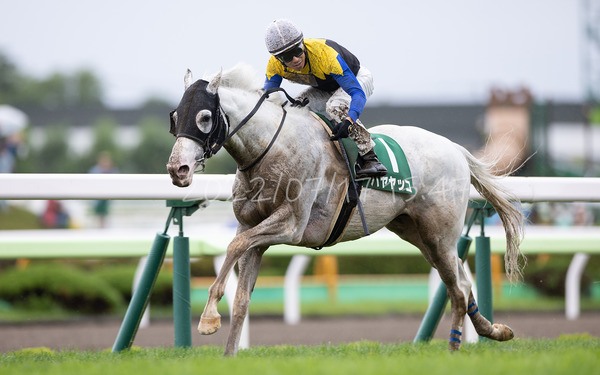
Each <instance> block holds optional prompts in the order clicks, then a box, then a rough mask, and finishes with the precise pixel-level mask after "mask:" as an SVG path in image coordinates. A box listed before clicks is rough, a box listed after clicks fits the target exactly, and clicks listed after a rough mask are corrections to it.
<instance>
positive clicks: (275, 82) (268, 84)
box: [263, 74, 283, 90]
mask: <svg viewBox="0 0 600 375" xmlns="http://www.w3.org/2000/svg"><path fill="white" fill-rule="evenodd" d="M265 76H266V75H265ZM282 81H283V77H282V76H280V75H279V74H275V75H274V76H273V77H271V79H268V78H265V85H264V86H263V88H264V89H265V90H268V89H272V88H275V87H279V86H281V82H282Z"/></svg>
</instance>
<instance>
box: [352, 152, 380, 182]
mask: <svg viewBox="0 0 600 375" xmlns="http://www.w3.org/2000/svg"><path fill="white" fill-rule="evenodd" d="M360 158H361V159H362V163H359V166H360V169H358V170H357V171H356V178H357V179H362V178H369V177H383V176H385V175H386V174H387V168H386V167H385V166H384V165H383V164H381V162H380V161H379V159H377V155H375V150H373V149H371V150H370V151H369V152H367V153H366V154H364V155H362V156H360Z"/></svg>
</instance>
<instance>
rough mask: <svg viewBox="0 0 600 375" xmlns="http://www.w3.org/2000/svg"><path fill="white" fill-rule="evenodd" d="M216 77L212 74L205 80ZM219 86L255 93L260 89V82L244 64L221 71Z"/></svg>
mask: <svg viewBox="0 0 600 375" xmlns="http://www.w3.org/2000/svg"><path fill="white" fill-rule="evenodd" d="M216 75H217V74H212V75H210V76H209V77H207V78H205V79H206V80H207V81H210V79H211V78H213V77H214V76H216ZM221 86H223V87H230V88H238V89H241V90H244V91H257V90H258V89H260V88H262V82H261V81H260V78H259V76H258V75H257V73H256V70H255V69H254V68H253V67H252V66H250V65H248V64H246V63H238V64H237V65H235V66H234V67H233V68H231V69H228V70H225V71H223V74H222V76H221Z"/></svg>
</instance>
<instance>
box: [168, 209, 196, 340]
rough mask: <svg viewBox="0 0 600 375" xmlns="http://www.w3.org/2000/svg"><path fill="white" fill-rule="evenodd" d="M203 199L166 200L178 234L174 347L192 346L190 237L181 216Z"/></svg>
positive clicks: (193, 210) (175, 266) (174, 266)
mask: <svg viewBox="0 0 600 375" xmlns="http://www.w3.org/2000/svg"><path fill="white" fill-rule="evenodd" d="M201 203H203V201H178V200H168V201H167V206H168V207H172V210H175V213H174V215H173V222H174V223H175V224H178V225H179V235H178V236H176V237H175V238H174V239H173V326H174V331H175V347H190V346H192V304H191V285H190V283H191V275H190V239H189V238H188V237H185V236H184V235H183V217H184V216H190V215H192V214H193V213H194V212H196V211H197V210H198V209H199V208H200V205H201Z"/></svg>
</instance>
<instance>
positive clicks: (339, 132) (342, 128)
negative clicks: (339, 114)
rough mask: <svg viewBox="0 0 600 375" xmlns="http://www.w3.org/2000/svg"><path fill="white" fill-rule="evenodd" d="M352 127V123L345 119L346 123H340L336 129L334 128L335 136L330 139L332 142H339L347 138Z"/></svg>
mask: <svg viewBox="0 0 600 375" xmlns="http://www.w3.org/2000/svg"><path fill="white" fill-rule="evenodd" d="M351 125H352V122H350V120H349V119H347V118H346V119H344V121H342V122H340V123H338V124H337V125H336V126H335V128H333V135H332V136H331V137H330V138H329V139H330V140H332V141H337V140H338V139H340V138H347V137H348V130H349V129H350V126H351Z"/></svg>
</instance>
